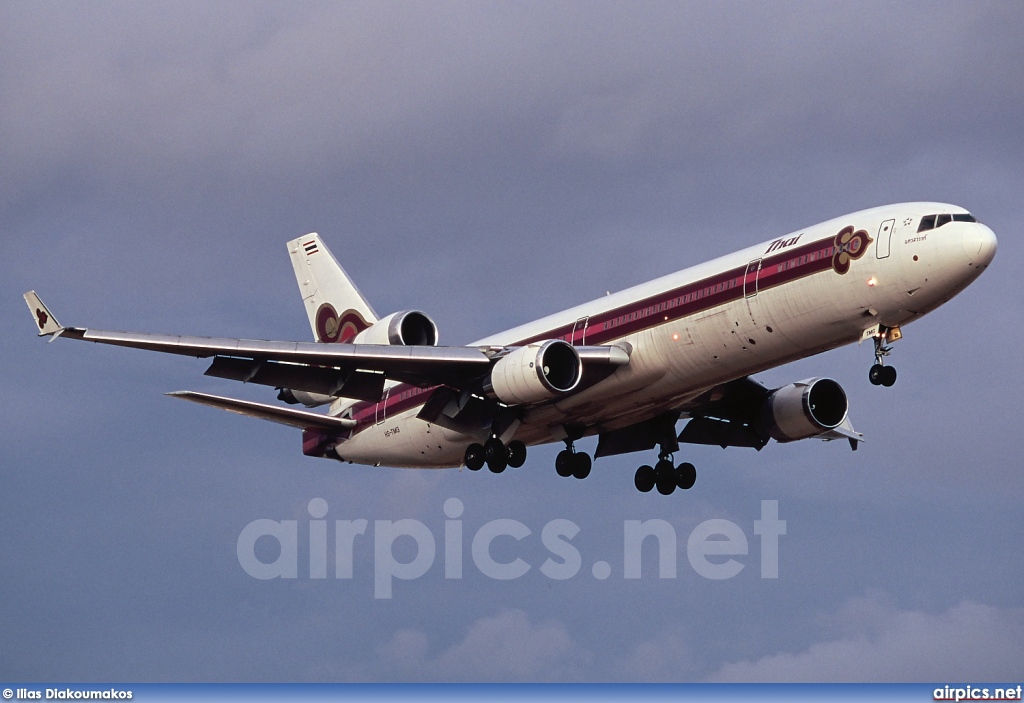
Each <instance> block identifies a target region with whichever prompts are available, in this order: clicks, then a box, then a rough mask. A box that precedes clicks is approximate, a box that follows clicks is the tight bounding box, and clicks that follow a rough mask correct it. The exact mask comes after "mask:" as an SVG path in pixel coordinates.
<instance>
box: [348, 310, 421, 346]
mask: <svg viewBox="0 0 1024 703" xmlns="http://www.w3.org/2000/svg"><path fill="white" fill-rule="evenodd" d="M352 343H353V344H393V345H399V346H417V347H436V346H437V325H435V324H434V321H433V320H431V319H430V318H429V317H428V316H427V315H426V313H422V312H420V311H419V310H403V311H402V312H393V313H391V314H390V315H388V316H387V317H385V318H383V319H380V320H378V321H377V322H375V323H373V324H372V325H371V326H370V327H368V328H366V329H365V330H363V331H362V332H360V333H359V334H357V335H356V336H355V337H353V338H352Z"/></svg>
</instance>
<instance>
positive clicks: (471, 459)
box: [462, 442, 484, 471]
mask: <svg viewBox="0 0 1024 703" xmlns="http://www.w3.org/2000/svg"><path fill="white" fill-rule="evenodd" d="M462 463H463V464H465V465H466V468H467V469H469V470H470V471H479V470H480V469H482V468H484V445H482V444H477V443H476V442H473V444H471V445H469V446H468V447H466V456H465V457H464V458H463V459H462Z"/></svg>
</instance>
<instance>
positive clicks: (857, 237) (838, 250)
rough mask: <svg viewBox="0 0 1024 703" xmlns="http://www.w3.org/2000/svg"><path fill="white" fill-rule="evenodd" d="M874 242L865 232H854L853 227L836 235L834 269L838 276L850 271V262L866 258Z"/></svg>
mask: <svg viewBox="0 0 1024 703" xmlns="http://www.w3.org/2000/svg"><path fill="white" fill-rule="evenodd" d="M873 241H874V240H873V239H871V237H869V236H868V233H867V232H866V231H865V230H862V229H859V230H857V231H856V232H854V231H853V226H852V225H850V226H847V227H843V228H842V229H841V230H839V234H837V235H836V239H835V247H834V252H835V253H833V254H832V268H833V269H834V270H835V272H836V273H838V274H844V273H846V272H847V271H849V270H850V262H851V261H856V260H857V259H859V258H860V257H862V256H864V252H866V251H867V250H868V245H869V244H871V242H873Z"/></svg>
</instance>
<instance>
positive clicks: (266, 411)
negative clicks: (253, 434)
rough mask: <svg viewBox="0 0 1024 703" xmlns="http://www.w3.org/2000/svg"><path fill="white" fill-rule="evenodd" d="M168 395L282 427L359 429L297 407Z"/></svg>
mask: <svg viewBox="0 0 1024 703" xmlns="http://www.w3.org/2000/svg"><path fill="white" fill-rule="evenodd" d="M167 395H169V396H173V397H175V398H181V399H182V400H190V401H192V402H193V403H199V404H200V405H209V406H210V407H212V408H220V409H221V410H227V411H228V412H233V413H238V414H239V415H247V416H249V417H257V418H260V419H261V420H270V421H271V422H276V423H278V424H281V425H288V426H290V427H298V428H299V429H302V430H308V429H319V430H333V431H335V432H341V431H344V430H350V429H352V428H353V427H355V426H356V421H355V420H349V419H348V418H342V417H332V416H330V415H321V414H320V413H313V412H309V411H308V410H296V409H294V408H282V407H280V406H278V405H268V404H267V403H256V402H253V401H251V400H239V399H238V398H225V397H224V396H220V395H210V394H208V393H198V392H196V391H175V392H174V393H168V394H167Z"/></svg>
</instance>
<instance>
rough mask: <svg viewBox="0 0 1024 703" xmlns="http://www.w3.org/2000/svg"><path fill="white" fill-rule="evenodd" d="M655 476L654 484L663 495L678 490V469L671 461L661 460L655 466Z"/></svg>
mask: <svg viewBox="0 0 1024 703" xmlns="http://www.w3.org/2000/svg"><path fill="white" fill-rule="evenodd" d="M654 477H655V478H654V484H655V485H656V486H657V487H658V493H660V494H661V495H663V496H670V495H672V492H673V491H675V490H676V471H675V467H673V466H672V462H671V461H667V460H665V459H662V460H661V461H659V462H658V463H657V464H656V465H655V467H654Z"/></svg>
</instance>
